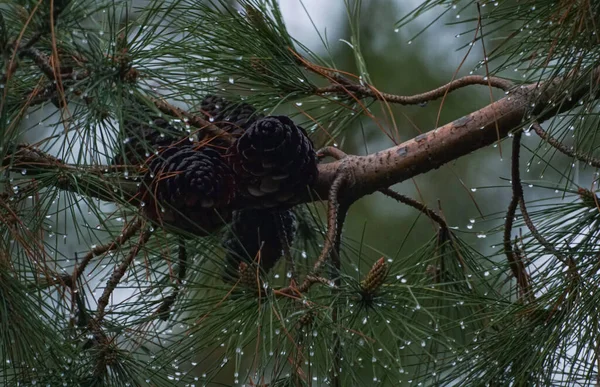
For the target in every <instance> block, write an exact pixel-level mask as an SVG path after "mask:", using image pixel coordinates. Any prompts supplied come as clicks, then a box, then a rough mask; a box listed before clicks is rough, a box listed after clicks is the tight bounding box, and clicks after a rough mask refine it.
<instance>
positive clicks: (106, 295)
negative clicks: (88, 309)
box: [93, 230, 152, 327]
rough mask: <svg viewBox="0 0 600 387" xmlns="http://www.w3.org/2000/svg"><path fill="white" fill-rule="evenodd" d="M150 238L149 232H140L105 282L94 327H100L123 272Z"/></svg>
mask: <svg viewBox="0 0 600 387" xmlns="http://www.w3.org/2000/svg"><path fill="white" fill-rule="evenodd" d="M150 236H152V233H151V232H150V231H149V230H144V232H142V235H141V236H140V240H139V241H138V243H137V244H136V245H134V246H133V247H132V248H131V250H130V251H129V254H128V255H127V257H126V258H125V260H124V261H123V262H121V264H120V265H119V266H117V267H116V268H115V270H114V272H113V273H112V275H111V276H110V278H109V280H108V281H107V282H106V287H105V288H104V292H103V293H102V295H101V296H100V298H98V309H97V312H96V318H95V320H94V323H93V325H94V327H96V326H100V323H101V322H102V320H103V319H104V316H105V315H106V307H107V306H108V301H109V299H110V296H111V295H112V293H113V291H114V290H115V289H116V288H117V285H119V282H121V278H123V276H124V275H125V272H127V269H128V268H129V266H130V265H131V262H133V259H134V258H135V257H136V256H137V254H138V253H139V251H140V249H141V248H142V247H143V246H144V244H145V243H146V242H147V241H148V239H150Z"/></svg>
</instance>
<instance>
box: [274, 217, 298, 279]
mask: <svg viewBox="0 0 600 387" xmlns="http://www.w3.org/2000/svg"><path fill="white" fill-rule="evenodd" d="M273 217H274V218H275V223H276V224H277V230H278V231H277V237H278V238H279V243H281V247H282V248H283V256H284V257H285V259H286V261H287V263H288V264H289V265H290V273H291V276H290V281H291V282H292V283H295V282H296V273H297V271H296V262H294V258H293V257H292V253H291V251H290V245H291V243H290V242H291V240H292V237H293V236H292V235H288V233H287V232H286V231H285V229H286V227H285V226H284V223H283V219H282V216H281V212H278V211H276V212H274V213H273Z"/></svg>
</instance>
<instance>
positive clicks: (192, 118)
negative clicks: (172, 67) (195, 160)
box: [152, 98, 234, 143]
mask: <svg viewBox="0 0 600 387" xmlns="http://www.w3.org/2000/svg"><path fill="white" fill-rule="evenodd" d="M152 102H153V103H154V105H155V106H156V108H157V109H158V110H160V111H161V112H163V113H165V114H168V115H170V116H173V117H180V118H185V119H186V120H187V122H188V123H189V124H190V125H192V126H193V127H195V128H199V129H201V131H202V132H201V134H202V138H205V137H208V138H210V139H212V138H217V137H218V138H219V139H223V140H226V141H228V142H230V143H233V140H234V139H233V137H232V136H231V135H230V134H229V133H227V132H226V131H225V130H223V129H221V128H219V127H217V126H216V125H214V124H213V123H212V122H210V121H207V120H205V119H203V118H201V117H198V116H197V115H194V114H192V113H189V112H187V111H185V110H183V109H180V108H178V107H176V106H173V105H171V104H169V103H168V102H166V101H164V100H160V99H156V98H152Z"/></svg>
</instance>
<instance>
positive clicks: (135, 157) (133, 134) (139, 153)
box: [111, 118, 186, 165]
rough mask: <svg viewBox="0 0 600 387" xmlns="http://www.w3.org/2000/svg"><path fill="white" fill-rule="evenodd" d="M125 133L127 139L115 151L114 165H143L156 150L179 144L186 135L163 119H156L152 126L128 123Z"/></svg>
mask: <svg viewBox="0 0 600 387" xmlns="http://www.w3.org/2000/svg"><path fill="white" fill-rule="evenodd" d="M124 132H125V135H126V136H127V137H126V138H125V140H123V145H122V146H119V147H118V149H117V150H116V151H115V157H114V159H113V160H112V162H111V164H112V165H140V164H143V163H144V162H145V161H146V159H148V157H150V156H151V155H152V154H154V152H155V151H156V150H158V149H160V148H161V147H167V146H170V145H173V144H175V143H178V142H180V141H181V140H182V139H183V138H184V137H185V135H186V134H185V133H184V132H183V131H182V130H179V129H177V128H175V127H174V126H172V125H171V124H169V122H168V121H167V120H164V119H162V118H157V119H155V120H154V121H153V123H152V125H146V124H141V123H139V122H128V123H127V124H125V130H124ZM182 143H185V142H183V141H182Z"/></svg>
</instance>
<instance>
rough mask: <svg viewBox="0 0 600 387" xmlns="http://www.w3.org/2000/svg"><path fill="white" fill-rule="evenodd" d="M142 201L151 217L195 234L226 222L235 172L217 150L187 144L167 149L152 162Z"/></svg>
mask: <svg viewBox="0 0 600 387" xmlns="http://www.w3.org/2000/svg"><path fill="white" fill-rule="evenodd" d="M144 179H145V184H144V188H143V192H142V201H143V202H145V207H146V213H147V214H148V215H149V217H150V218H151V219H153V220H155V221H157V222H159V223H163V224H165V225H167V226H172V227H174V228H177V229H180V230H184V231H187V232H190V233H193V234H196V235H207V234H209V233H211V232H213V231H215V230H216V229H217V228H219V227H220V226H222V225H223V224H224V223H226V222H227V221H228V220H229V218H230V210H228V209H227V208H226V206H227V205H228V204H229V203H230V202H231V200H233V196H234V192H235V189H234V175H233V173H232V171H231V169H230V168H229V166H228V165H227V164H226V163H225V162H224V160H223V158H222V157H221V155H220V154H219V152H217V151H216V150H214V149H212V148H209V147H204V148H200V149H197V148H196V147H193V146H190V145H187V146H182V147H171V148H167V149H165V150H164V151H163V152H162V153H161V155H160V156H158V157H156V158H155V159H153V160H152V162H151V163H150V166H149V169H148V172H147V174H146V176H145V178H144Z"/></svg>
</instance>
